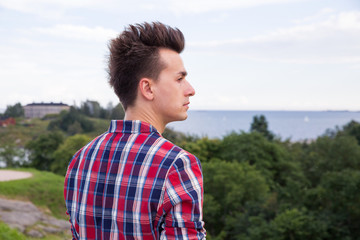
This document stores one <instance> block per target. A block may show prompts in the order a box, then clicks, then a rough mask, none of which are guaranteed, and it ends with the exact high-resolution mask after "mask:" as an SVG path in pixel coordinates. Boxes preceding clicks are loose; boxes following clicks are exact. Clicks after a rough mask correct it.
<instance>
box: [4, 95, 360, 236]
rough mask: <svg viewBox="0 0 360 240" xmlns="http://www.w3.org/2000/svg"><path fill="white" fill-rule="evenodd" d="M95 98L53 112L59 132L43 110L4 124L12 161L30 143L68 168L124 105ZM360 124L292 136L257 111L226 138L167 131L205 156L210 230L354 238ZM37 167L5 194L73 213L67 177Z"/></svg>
mask: <svg viewBox="0 0 360 240" xmlns="http://www.w3.org/2000/svg"><path fill="white" fill-rule="evenodd" d="M90 102H91V101H90ZM89 104H90V103H89ZM89 104H87V105H82V108H81V109H77V108H73V109H72V110H71V114H69V115H66V112H64V113H61V114H60V115H58V116H56V117H55V116H52V117H51V119H52V123H51V124H49V129H50V131H51V132H48V131H47V130H46V125H47V123H48V122H49V121H46V120H39V119H38V120H26V121H22V120H21V119H20V121H18V122H20V123H18V124H17V126H8V127H7V128H6V129H5V128H0V149H1V150H0V161H1V160H2V161H7V162H9V163H10V164H14V163H15V162H16V161H12V160H13V158H14V157H15V158H18V157H21V154H22V153H21V151H20V152H17V151H18V149H19V148H18V147H22V146H24V143H25V142H28V144H26V147H27V149H28V150H29V153H30V155H29V158H30V165H31V166H33V167H36V168H39V169H46V170H48V171H53V172H55V173H57V174H61V175H63V174H64V173H65V171H66V168H67V165H68V162H69V160H70V159H71V157H72V156H73V154H74V153H75V152H76V151H77V150H79V149H80V148H81V147H82V146H84V145H85V144H86V143H87V142H88V141H89V140H90V138H92V137H94V136H96V135H98V134H101V133H103V132H104V131H106V130H107V128H108V126H109V120H108V119H106V118H107V117H108V116H112V117H113V118H117V119H121V118H122V116H123V115H121V114H122V113H121V111H122V107H121V105H117V106H116V107H115V108H113V107H112V106H111V105H109V106H108V107H107V109H103V108H101V106H99V105H97V104H96V102H95V103H94V102H91V104H92V105H91V106H92V108H94V109H95V111H94V112H91V110H90V107H89V106H90V105H89ZM86 106H87V107H88V109H87V107H86ZM116 108H117V109H118V110H119V112H118V113H116V111H115V110H114V109H116ZM96 109H98V110H99V111H98V110H96ZM110 110H111V111H110ZM120 110H121V111H120ZM86 111H87V113H86ZM94 114H95V115H99V118H93V117H94V116H95V115H94ZM116 114H119V115H116ZM86 115H87V116H86ZM115 115H116V116H118V117H114V116H115ZM88 116H91V117H92V118H89V117H88ZM54 117H55V118H54ZM82 119H85V120H86V121H90V122H91V124H92V126H93V128H92V130H91V131H88V132H86V131H85V130H84V125H82V124H81V122H82ZM62 124H63V125H62ZM50 125H51V126H50ZM64 126H65V127H64ZM56 129H57V130H62V131H64V132H63V133H66V134H67V136H69V135H70V137H67V138H66V139H65V134H62V133H59V132H56V131H54V130H56ZM359 129H360V124H359V123H357V122H355V121H352V122H350V123H349V124H347V125H345V126H344V127H343V128H336V129H335V130H328V131H327V132H326V133H325V134H324V135H323V136H321V137H319V138H317V139H316V140H314V141H312V142H295V143H294V142H290V140H286V141H281V140H280V139H275V138H273V137H269V136H270V135H268V134H267V133H266V132H267V131H268V130H267V122H266V119H265V117H264V118H262V117H261V116H256V117H254V121H253V124H252V126H251V131H250V132H249V133H246V132H239V133H236V132H233V133H231V134H229V135H227V136H225V137H224V138H223V139H209V138H206V137H203V138H200V137H197V136H191V135H186V134H183V133H180V132H176V131H173V130H172V129H166V131H165V132H164V134H163V136H164V137H166V138H168V139H169V140H170V141H172V142H174V143H175V144H177V145H179V146H181V147H182V148H184V149H185V150H187V151H189V152H191V153H193V154H195V155H196V156H197V157H198V158H199V159H200V160H201V163H202V169H203V174H204V188H205V189H204V190H205V192H204V210H203V213H204V220H205V223H206V225H205V227H206V229H207V231H208V239H210V240H225V239H226V240H228V239H229V240H232V239H234V240H235V239H236V240H237V239H241V240H263V239H269V240H281V239H290V240H292V239H323V240H328V239H335V240H340V239H341V240H344V239H346V240H352V239H359V237H358V236H360V230H359V227H358V226H359V225H360V207H359V202H360V191H359V189H360V144H359V139H360V134H359V132H360V130H359ZM85 132H86V135H79V134H78V133H85ZM270 134H271V133H270ZM18 163H19V164H20V165H21V162H16V164H18ZM16 164H15V165H9V166H17V165H16ZM29 171H31V172H32V173H33V174H34V177H33V178H30V179H24V180H17V181H11V182H4V183H2V182H0V193H1V195H5V196H6V197H10V198H11V197H13V198H20V199H25V200H30V201H32V202H34V203H35V204H37V205H38V206H41V207H42V208H45V209H50V210H51V212H53V213H54V214H55V215H56V216H58V217H62V218H65V216H64V213H65V206H64V201H63V180H64V179H63V176H59V175H54V174H51V173H48V172H39V171H36V170H32V169H29ZM4 231H7V230H4ZM1 233H2V231H1V224H0V236H1ZM4 238H5V237H4ZM0 239H1V238H0ZM5 239H6V238H5ZM13 239H16V237H14V238H13Z"/></svg>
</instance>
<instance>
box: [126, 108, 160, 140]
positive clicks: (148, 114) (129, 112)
mask: <svg viewBox="0 0 360 240" xmlns="http://www.w3.org/2000/svg"><path fill="white" fill-rule="evenodd" d="M124 120H140V121H144V122H147V123H150V124H151V125H153V126H154V127H155V128H156V129H157V130H158V131H159V133H160V134H162V133H163V132H164V130H165V126H166V123H163V122H162V121H160V119H158V117H157V115H156V114H155V113H153V112H152V111H151V110H150V109H146V110H145V109H138V108H134V107H128V108H127V109H126V111H125V117H124Z"/></svg>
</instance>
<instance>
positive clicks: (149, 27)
mask: <svg viewBox="0 0 360 240" xmlns="http://www.w3.org/2000/svg"><path fill="white" fill-rule="evenodd" d="M184 45H185V40H184V36H183V34H182V32H181V31H180V30H179V29H177V28H175V29H174V28H171V27H169V26H166V25H164V24H162V23H160V22H155V23H143V24H136V25H129V27H128V28H126V29H125V30H124V31H123V32H122V33H121V34H120V35H119V36H118V37H117V38H115V39H113V40H111V42H110V45H109V49H110V57H109V66H108V73H109V82H110V85H111V86H112V87H113V88H114V91H115V93H116V95H117V96H118V97H119V99H120V102H121V103H122V105H123V106H124V108H125V110H126V109H127V108H128V107H129V106H133V105H134V103H135V100H136V97H137V90H138V85H139V82H140V80H141V79H142V78H149V79H152V80H157V79H158V77H159V75H160V72H161V71H162V70H163V69H164V68H165V67H166V65H165V62H164V61H163V60H162V59H161V57H160V50H161V49H169V50H172V51H174V52H176V53H177V54H179V53H181V52H182V50H183V49H184Z"/></svg>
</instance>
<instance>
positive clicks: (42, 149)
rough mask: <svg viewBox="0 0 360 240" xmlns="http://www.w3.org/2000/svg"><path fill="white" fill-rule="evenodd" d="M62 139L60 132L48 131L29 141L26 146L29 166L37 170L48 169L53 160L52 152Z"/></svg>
mask: <svg viewBox="0 0 360 240" xmlns="http://www.w3.org/2000/svg"><path fill="white" fill-rule="evenodd" d="M63 141H64V136H63V134H62V133H60V132H50V133H45V134H42V135H40V136H38V137H37V138H36V139H35V140H32V141H29V142H28V143H27V144H26V148H27V149H28V150H29V151H30V154H29V160H30V163H29V166H30V167H34V168H36V169H39V170H46V171H49V170H50V166H51V165H52V163H53V162H54V160H55V159H54V152H55V150H56V149H57V148H58V147H59V146H60V144H61V143H62V142H63Z"/></svg>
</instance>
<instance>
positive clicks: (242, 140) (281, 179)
mask: <svg viewBox="0 0 360 240" xmlns="http://www.w3.org/2000/svg"><path fill="white" fill-rule="evenodd" d="M221 158H222V159H224V160H226V161H236V162H247V163H249V164H250V165H254V166H256V168H257V169H259V170H260V171H261V172H262V173H263V174H264V176H265V177H266V179H267V180H268V182H269V184H270V187H271V188H272V189H277V188H278V187H279V186H282V187H283V186H286V184H287V181H288V179H289V177H291V176H295V175H296V172H297V171H298V170H299V167H298V165H297V164H296V163H295V162H291V161H290V156H289V154H288V152H287V151H286V149H285V148H284V147H283V146H282V145H281V144H278V143H276V142H273V141H269V140H268V139H266V137H264V136H263V135H262V134H261V133H258V132H252V133H244V132H242V133H240V134H237V133H235V132H233V133H231V134H229V135H227V136H225V137H224V139H223V141H222V145H221Z"/></svg>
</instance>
